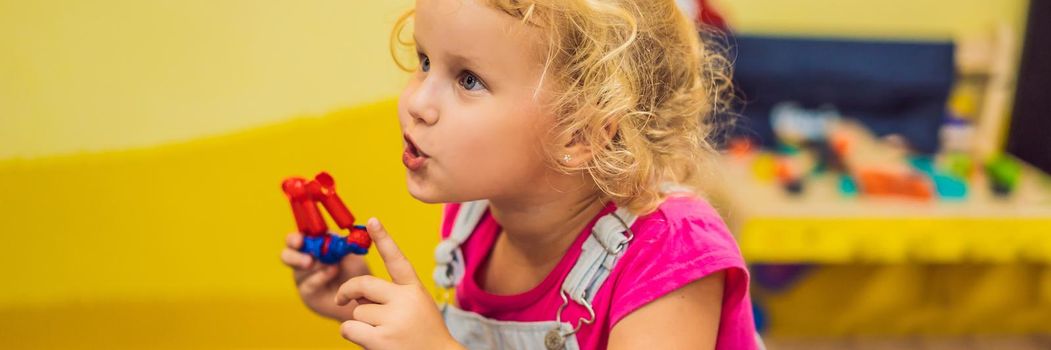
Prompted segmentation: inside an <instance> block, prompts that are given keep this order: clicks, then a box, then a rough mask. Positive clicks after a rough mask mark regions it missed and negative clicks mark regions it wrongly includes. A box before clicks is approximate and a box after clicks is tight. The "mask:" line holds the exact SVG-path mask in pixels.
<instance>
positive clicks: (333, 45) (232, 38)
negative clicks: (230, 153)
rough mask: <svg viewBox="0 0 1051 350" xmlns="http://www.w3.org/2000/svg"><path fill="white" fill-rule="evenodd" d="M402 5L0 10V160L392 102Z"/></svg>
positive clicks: (194, 4) (190, 1)
mask: <svg viewBox="0 0 1051 350" xmlns="http://www.w3.org/2000/svg"><path fill="white" fill-rule="evenodd" d="M411 4H412V1H411V0H396V1H391V0H384V1H365V0H314V1H306V2H297V1H252V0H222V1H208V0H183V1H138V0H101V1H85V0H80V1H77V0H66V1H62V0H34V1H19V0H0V159H5V158H10V157H16V156H19V157H36V156H42V155H51V154H69V153H75V152H80V151H97V150H112V149H124V148H128V147H140V146H150V145H156V144H160V143H166V142H172V141H182V140H189V139H193V138H195V137H200V136H202V135H216V134H223V133H228V132H233V131H237V130H241V129H244V128H247V127H252V126H256V125H260V124H264V123H274V122H278V121H282V120H287V119H288V118H290V117H293V116H297V115H304V114H322V113H326V112H329V111H332V110H334V109H337V108H342V107H346V106H354V105H357V104H361V103H365V102H371V101H376V100H379V99H382V98H387V97H390V96H394V94H396V93H397V91H398V89H399V87H400V86H401V84H402V81H403V78H402V76H403V75H401V74H400V73H399V71H398V70H397V69H396V68H395V66H394V65H392V64H390V59H389V54H388V53H387V38H388V33H389V32H390V27H391V24H392V23H393V21H394V19H396V18H397V17H398V16H399V15H400V14H401V13H403V12H404V11H405V10H406V9H408V8H410V6H411Z"/></svg>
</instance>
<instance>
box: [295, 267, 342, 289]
mask: <svg viewBox="0 0 1051 350" xmlns="http://www.w3.org/2000/svg"><path fill="white" fill-rule="evenodd" d="M337 274H339V269H338V268H336V267H335V266H331V265H325V266H322V267H321V268H320V269H318V271H316V272H314V273H312V274H310V275H307V276H306V277H305V278H303V281H302V282H299V292H300V293H302V294H303V295H312V294H314V293H317V292H318V291H320V290H322V289H324V288H325V285H327V284H328V283H329V282H331V281H332V279H333V278H335V277H336V275H337Z"/></svg>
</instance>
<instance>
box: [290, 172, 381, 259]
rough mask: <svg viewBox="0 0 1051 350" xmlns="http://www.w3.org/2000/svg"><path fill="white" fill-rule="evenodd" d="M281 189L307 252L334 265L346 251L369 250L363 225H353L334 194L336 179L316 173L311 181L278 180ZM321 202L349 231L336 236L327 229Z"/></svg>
mask: <svg viewBox="0 0 1051 350" xmlns="http://www.w3.org/2000/svg"><path fill="white" fill-rule="evenodd" d="M281 189H282V190H284V192H285V195H286V196H288V201H289V203H291V204H292V214H293V215H295V218H296V226H298V228H299V233H301V234H303V247H302V248H300V251H302V252H304V253H308V254H310V255H312V256H314V258H316V259H318V260H320V261H321V262H322V263H325V264H334V263H337V262H339V261H340V260H342V259H343V257H344V256H346V255H347V254H358V255H364V254H365V253H368V251H369V246H371V245H372V239H370V238H369V233H368V231H366V230H365V227H364V226H356V225H354V215H353V214H351V213H350V210H349V209H347V206H346V205H344V204H343V201H342V200H340V199H339V195H337V194H336V182H335V181H334V180H333V179H332V175H329V174H328V173H326V172H321V173H318V174H317V176H314V179H313V180H307V179H304V178H301V177H290V178H287V179H285V181H283V182H281ZM318 202H320V203H321V205H323V206H324V207H325V210H326V211H328V214H329V216H331V217H332V219H333V220H335V221H336V225H337V226H339V228H341V229H344V230H349V231H350V233H349V234H348V235H347V236H346V237H343V236H339V235H337V234H335V233H331V232H329V231H328V225H326V224H325V218H324V217H322V216H321V211H320V210H318V207H317V204H318Z"/></svg>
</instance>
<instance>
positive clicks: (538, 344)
mask: <svg viewBox="0 0 1051 350" xmlns="http://www.w3.org/2000/svg"><path fill="white" fill-rule="evenodd" d="M488 205H489V203H488V202H487V201H484V200H482V201H474V202H467V203H463V204H462V206H461V207H460V211H459V212H458V213H457V214H456V218H455V221H454V223H453V229H452V232H451V234H450V235H449V237H448V238H446V239H445V240H443V241H442V242H441V243H439V244H438V247H437V248H436V249H435V259H436V260H437V263H438V266H437V267H436V268H435V270H434V281H435V282H436V283H437V284H438V286H439V287H440V288H443V289H445V290H449V289H452V288H455V287H456V285H457V284H459V282H460V281H461V280H462V279H463V277H464V274H465V267H464V257H463V251H462V250H461V249H460V245H461V244H463V242H466V241H467V238H468V237H470V236H471V233H473V232H474V229H475V226H477V225H478V222H479V221H481V219H482V216H483V215H484V214H485V211H486V209H487V207H488ZM635 219H636V216H635V215H633V214H631V213H630V212H628V211H627V210H625V209H617V210H616V211H614V212H612V213H609V214H606V215H605V216H603V217H601V218H599V220H598V221H597V222H596V223H595V226H594V228H592V230H591V235H590V236H589V237H588V238H587V240H586V241H585V242H584V245H583V246H582V248H581V249H582V252H581V254H580V257H579V258H578V259H577V261H576V263H575V264H574V265H573V268H572V269H571V270H570V271H569V274H568V275H567V276H566V278H565V281H563V282H562V286H561V290H560V295H561V296H562V306H560V307H559V308H558V309H557V310H551V319H552V320H551V321H543V322H513V321H498V320H492V319H488V318H485V317H484V316H482V315H479V314H477V313H473V312H468V311H464V310H461V309H459V308H457V307H456V306H455V305H451V304H449V303H448V302H446V303H445V305H443V306H442V316H443V317H444V319H445V324H446V326H448V328H449V332H450V333H452V336H453V338H455V339H456V340H457V341H458V342H460V344H463V345H464V346H465V347H467V348H468V349H527V350H532V349H538V350H543V349H548V350H554V349H566V350H577V349H580V346H579V345H578V343H577V339H576V333H577V332H578V331H580V328H581V327H584V326H585V325H587V324H590V323H591V322H594V321H595V311H594V309H593V308H592V307H591V302H592V301H593V299H594V297H595V293H596V292H598V290H599V288H600V287H602V283H603V282H605V281H606V278H607V277H609V273H610V271H612V270H613V267H614V266H615V265H616V263H617V260H618V259H619V258H620V257H621V255H623V254H624V251H625V249H626V248H627V246H628V243H630V242H631V240H632V238H633V233H632V232H631V229H630V227H631V225H632V224H633V223H634V222H635ZM571 301H572V302H574V303H577V304H579V305H581V306H583V307H584V308H586V309H587V310H588V312H590V316H589V318H580V319H578V320H575V321H573V320H565V321H564V320H562V312H563V311H564V310H565V308H566V306H568V305H569V303H570V302H571ZM570 321H573V322H570Z"/></svg>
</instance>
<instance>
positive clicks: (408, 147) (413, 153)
mask: <svg viewBox="0 0 1051 350" xmlns="http://www.w3.org/2000/svg"><path fill="white" fill-rule="evenodd" d="M427 158H428V156H427V154H426V153H424V152H423V151H421V150H420V148H419V147H418V146H416V143H415V142H413V141H412V138H411V137H409V135H408V134H405V152H403V153H402V156H401V160H402V163H404V164H405V167H406V168H408V169H409V170H419V169H420V168H423V165H424V163H425V162H426V161H427Z"/></svg>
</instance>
